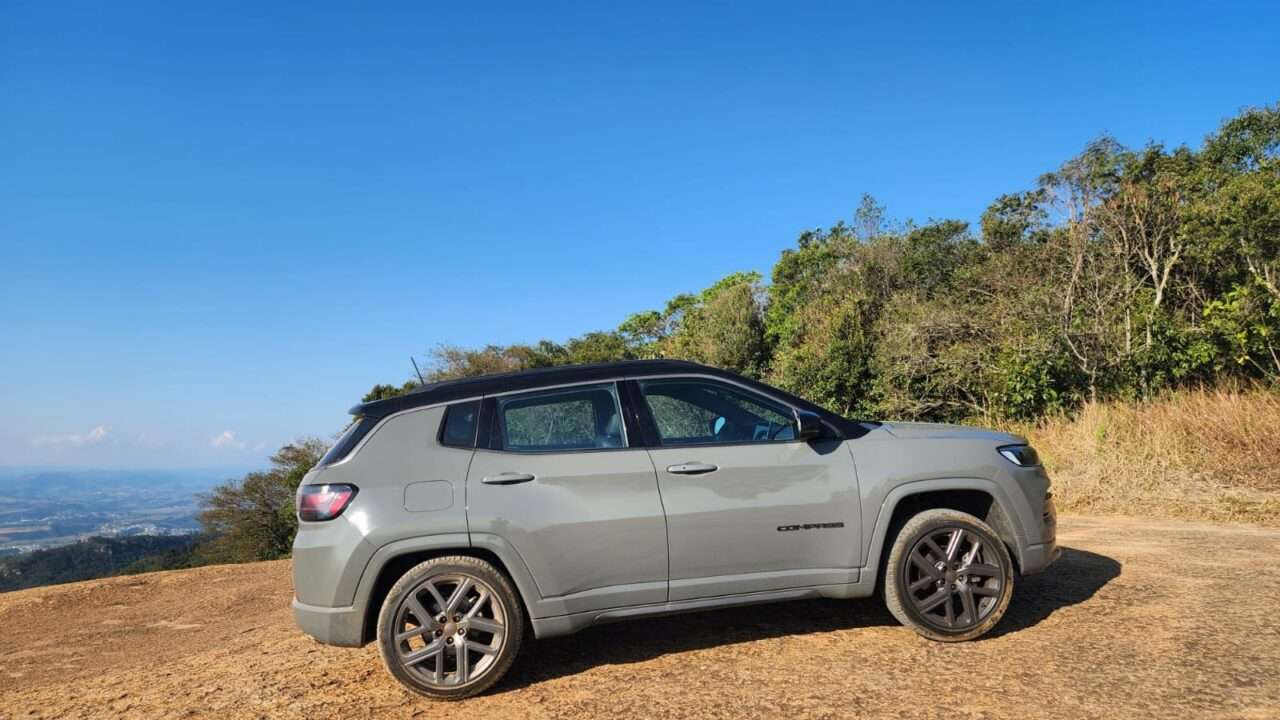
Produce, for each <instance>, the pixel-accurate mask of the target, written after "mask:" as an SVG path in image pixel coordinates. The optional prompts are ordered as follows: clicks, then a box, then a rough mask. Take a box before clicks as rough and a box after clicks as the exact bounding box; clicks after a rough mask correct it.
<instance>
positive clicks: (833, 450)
mask: <svg viewBox="0 0 1280 720" xmlns="http://www.w3.org/2000/svg"><path fill="white" fill-rule="evenodd" d="M631 393H632V395H631V397H632V398H633V399H635V400H637V402H636V404H637V406H639V407H640V408H641V412H640V414H641V415H642V416H644V415H647V417H645V418H643V419H642V420H643V422H644V423H646V424H647V425H648V427H649V428H650V431H651V433H652V432H653V431H656V437H651V438H650V441H651V442H654V443H655V444H656V447H651V448H650V450H649V453H650V455H651V456H652V458H653V463H654V466H655V468H656V470H657V473H658V486H659V488H660V489H661V492H662V502H663V504H664V506H665V508H666V513H667V539H668V544H669V547H670V555H671V560H670V565H671V570H670V573H671V581H670V598H671V600H673V601H674V600H684V599H690V598H699V597H710V596H715V595H726V594H732V593H744V592H756V591H761V590H776V589H785V588H795V587H807V586H813V585H824V584H834V583H847V582H852V581H854V580H856V579H857V574H856V571H855V570H853V568H854V567H855V565H856V564H857V558H858V557H860V535H859V532H858V518H859V512H858V510H859V498H858V485H857V477H856V474H855V471H854V467H853V457H852V455H850V453H849V450H848V448H847V447H844V445H843V443H842V441H840V440H819V441H812V442H802V441H798V440H796V423H795V412H794V410H793V409H792V408H791V407H789V406H788V405H786V404H784V403H782V402H779V401H777V400H774V399H771V398H769V397H766V396H763V395H761V394H760V393H757V392H754V391H752V390H750V389H748V388H746V387H744V386H739V385H736V384H732V383H729V382H727V381H720V380H717V379H711V378H705V377H670V378H644V379H637V380H635V381H633V383H632V384H631ZM637 396H638V397H637Z"/></svg>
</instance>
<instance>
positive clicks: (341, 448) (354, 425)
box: [316, 415, 375, 467]
mask: <svg viewBox="0 0 1280 720" xmlns="http://www.w3.org/2000/svg"><path fill="white" fill-rule="evenodd" d="M374 423H375V421H374V420H372V419H371V418H366V417H363V416H360V415H357V416H356V417H355V418H353V419H352V420H351V424H350V425H348V426H347V429H345V430H343V431H342V434H341V435H339V436H338V439H337V440H336V441H335V442H334V443H333V445H332V446H331V447H330V448H329V450H328V451H327V452H326V453H325V454H324V457H322V458H320V462H319V463H316V467H324V466H325V465H332V464H334V463H336V462H338V461H339V460H342V459H343V458H345V457H346V456H348V455H350V454H351V451H352V450H354V449H355V446H356V444H357V443H359V442H360V439H361V438H363V437H364V436H365V435H366V434H367V433H368V432H369V428H371V427H373V425H374Z"/></svg>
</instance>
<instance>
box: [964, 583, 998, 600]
mask: <svg viewBox="0 0 1280 720" xmlns="http://www.w3.org/2000/svg"><path fill="white" fill-rule="evenodd" d="M969 588H970V590H972V591H973V594H974V595H981V596H983V597H995V596H997V595H999V594H1000V588H998V587H984V586H982V585H970V586H969Z"/></svg>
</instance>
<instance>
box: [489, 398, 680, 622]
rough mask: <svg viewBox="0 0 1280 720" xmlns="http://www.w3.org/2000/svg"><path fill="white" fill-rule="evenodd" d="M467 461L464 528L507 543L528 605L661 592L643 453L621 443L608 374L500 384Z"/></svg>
mask: <svg viewBox="0 0 1280 720" xmlns="http://www.w3.org/2000/svg"><path fill="white" fill-rule="evenodd" d="M486 403H487V408H488V412H489V413H491V414H492V415H493V416H494V418H493V419H494V420H495V421H494V422H493V423H492V425H491V426H490V427H491V430H490V432H491V433H492V434H493V436H494V438H495V439H496V441H494V442H491V443H490V446H491V448H492V449H479V450H477V451H476V454H475V457H474V459H473V460H472V461H471V468H470V470H469V471H468V473H467V519H468V524H469V527H470V531H471V532H472V533H473V534H474V533H491V534H494V535H497V536H499V537H500V538H502V539H503V540H505V541H506V542H507V543H510V544H511V545H512V546H514V548H515V550H516V551H517V552H518V553H519V555H520V557H521V558H522V559H523V560H524V562H525V564H526V565H527V566H528V568H529V571H530V573H531V574H532V575H533V579H534V582H535V583H536V584H537V586H538V592H539V594H540V595H541V596H542V602H541V603H539V605H540V607H539V608H531V609H533V610H535V615H543V614H568V613H574V612H582V611H586V610H598V609H602V608H610V607H619V606H623V605H638V604H646V603H658V602H664V601H666V599H667V536H666V522H665V520H664V518H663V513H662V502H661V500H660V499H659V496H658V487H657V479H656V476H655V474H654V469H653V464H652V462H651V461H650V460H649V455H648V453H647V452H646V451H645V450H644V449H643V448H640V447H637V448H634V449H633V448H630V447H628V443H627V437H626V431H625V428H624V427H623V423H622V422H621V419H622V416H621V412H620V410H619V403H618V390H617V386H616V385H615V384H614V383H603V384H594V385H576V386H571V387H565V388H557V389H552V390H540V391H535V392H525V393H516V394H509V395H501V396H498V397H496V398H494V399H493V400H491V401H486Z"/></svg>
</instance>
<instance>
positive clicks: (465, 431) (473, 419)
mask: <svg viewBox="0 0 1280 720" xmlns="http://www.w3.org/2000/svg"><path fill="white" fill-rule="evenodd" d="M479 417H480V401H479V400H472V401H470V402H464V403H457V404H456V405H450V406H449V407H447V408H445V410H444V420H443V421H441V423H440V444H441V445H448V446H449V447H464V448H473V447H475V446H476V428H477V427H478V426H479V422H478V420H479Z"/></svg>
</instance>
